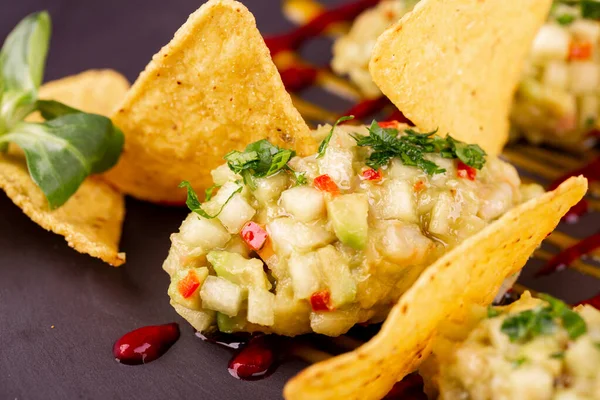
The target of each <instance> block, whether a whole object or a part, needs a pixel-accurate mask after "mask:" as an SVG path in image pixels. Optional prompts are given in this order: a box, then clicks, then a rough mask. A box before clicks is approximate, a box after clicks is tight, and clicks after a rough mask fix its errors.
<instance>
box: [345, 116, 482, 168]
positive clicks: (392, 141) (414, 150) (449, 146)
mask: <svg viewBox="0 0 600 400" xmlns="http://www.w3.org/2000/svg"><path fill="white" fill-rule="evenodd" d="M368 130H369V135H368V136H355V137H354V139H355V140H356V143H357V146H359V147H370V148H371V149H372V150H373V152H372V153H371V155H370V156H369V158H368V159H367V165H368V166H369V167H371V168H373V169H378V168H381V167H382V166H384V165H387V164H388V163H389V162H390V160H391V159H393V158H398V159H399V160H400V161H402V163H403V164H404V165H409V166H414V167H417V168H420V169H422V170H423V171H425V172H426V173H427V174H428V175H434V174H440V173H444V172H446V170H445V169H443V168H440V167H439V166H438V165H437V164H435V163H434V162H432V161H429V160H427V159H425V157H424V156H425V154H430V153H438V154H440V155H441V156H442V157H443V158H451V159H455V158H458V159H459V160H461V161H462V162H463V163H465V164H466V165H469V166H471V167H473V168H476V169H481V168H483V165H484V164H485V156H486V153H485V151H483V149H482V148H481V147H479V146H478V145H476V144H466V143H463V142H461V141H459V140H456V139H454V138H452V137H451V136H447V137H445V138H443V137H440V136H438V135H436V132H437V131H433V132H429V133H418V132H416V131H414V130H413V129H406V130H405V131H404V135H400V132H399V131H398V129H394V128H382V127H380V126H379V125H378V124H377V122H375V121H373V123H372V124H371V126H370V127H369V128H368Z"/></svg>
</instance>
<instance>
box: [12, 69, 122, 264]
mask: <svg viewBox="0 0 600 400" xmlns="http://www.w3.org/2000/svg"><path fill="white" fill-rule="evenodd" d="M128 86H129V85H128V84H127V80H126V79H125V78H124V77H123V76H122V75H120V74H119V73H117V72H115V71H111V70H98V71H87V72H83V73H81V74H78V75H74V76H70V77H67V78H63V79H59V80H57V81H53V82H49V83H47V84H46V85H44V86H42V88H41V89H40V97H41V98H43V99H53V100H58V101H61V102H63V103H66V104H67V105H70V106H71V107H75V108H78V109H80V110H82V111H86V112H93V113H97V114H104V115H107V114H110V112H111V111H112V110H113V108H114V106H115V105H116V104H118V101H120V100H121V99H122V98H123V96H125V93H126V92H127V89H128ZM37 118H39V117H37ZM31 119H32V120H35V119H36V117H35V116H33V117H32V118H31ZM0 187H1V188H2V189H3V190H4V191H5V192H6V194H7V195H8V197H9V198H10V199H11V200H12V201H13V202H14V203H15V204H16V205H17V206H18V207H20V208H21V209H22V210H23V212H24V213H25V214H26V215H27V216H28V217H29V218H31V219H32V220H33V221H34V222H35V223H37V224H38V225H40V226H41V227H42V228H44V229H47V230H49V231H52V232H54V233H57V234H59V235H62V236H64V237H65V239H66V240H67V242H68V244H69V246H71V247H73V248H74V249H75V250H77V251H79V252H80V253H86V254H89V255H91V256H93V257H97V258H100V259H102V260H103V261H105V262H107V263H109V264H111V265H113V266H119V265H121V264H123V263H124V262H125V254H124V253H119V248H118V246H119V239H120V237H121V225H122V222H123V217H124V215H125V202H124V199H123V195H122V194H120V193H119V192H117V191H116V190H115V189H113V188H112V187H111V186H110V185H108V184H107V183H105V182H102V181H100V180H99V179H98V178H96V177H91V178H88V179H86V180H85V181H84V182H83V184H82V185H81V187H80V188H79V190H78V191H77V193H75V194H74V195H73V197H71V198H70V199H69V200H68V201H67V202H66V203H65V204H64V205H63V206H62V207H60V208H58V209H56V210H50V208H49V207H48V201H47V200H46V197H45V196H44V194H43V192H42V191H41V189H40V188H39V187H38V186H36V184H35V183H34V182H33V180H32V179H31V177H30V176H29V172H28V170H27V164H26V161H25V156H24V154H23V153H22V151H21V150H20V149H19V148H18V147H16V146H10V149H9V151H8V153H6V154H4V155H1V156H0Z"/></svg>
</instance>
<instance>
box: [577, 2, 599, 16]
mask: <svg viewBox="0 0 600 400" xmlns="http://www.w3.org/2000/svg"><path fill="white" fill-rule="evenodd" d="M581 16H582V17H583V18H587V19H600V2H598V1H594V0H581Z"/></svg>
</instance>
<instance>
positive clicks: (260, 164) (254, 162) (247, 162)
mask: <svg viewBox="0 0 600 400" xmlns="http://www.w3.org/2000/svg"><path fill="white" fill-rule="evenodd" d="M295 155H296V152H295V151H293V150H287V149H282V148H279V147H277V146H274V145H272V144H271V143H270V142H269V141H268V140H266V139H263V140H259V141H258V142H254V143H250V144H249V145H248V146H246V149H245V150H244V151H237V150H234V151H231V152H229V153H227V154H226V155H225V160H226V161H227V165H228V166H229V169H231V170H232V171H233V172H235V173H236V174H240V175H241V176H242V178H243V179H244V183H245V184H246V185H248V186H250V187H251V188H252V189H256V184H255V183H254V179H255V178H264V177H268V176H272V175H275V174H276V173H278V172H279V171H281V170H284V169H287V163H288V161H289V160H290V159H292V157H294V156H295Z"/></svg>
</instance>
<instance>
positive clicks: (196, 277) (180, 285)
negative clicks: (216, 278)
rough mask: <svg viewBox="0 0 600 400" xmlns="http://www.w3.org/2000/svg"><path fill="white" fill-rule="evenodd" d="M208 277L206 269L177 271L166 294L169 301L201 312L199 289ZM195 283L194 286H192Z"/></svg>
mask: <svg viewBox="0 0 600 400" xmlns="http://www.w3.org/2000/svg"><path fill="white" fill-rule="evenodd" d="M207 276H208V268H206V267H201V268H187V269H182V270H179V271H177V272H176V273H175V274H174V275H173V277H172V278H171V284H170V285H169V290H168V292H167V293H168V294H169V297H171V301H173V302H175V303H177V304H181V305H182V306H184V307H186V308H189V309H191V310H198V311H199V310H201V309H202V302H201V301H200V295H199V293H200V288H201V287H202V284H203V283H204V280H205V279H206V277H207ZM194 283H195V284H194Z"/></svg>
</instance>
